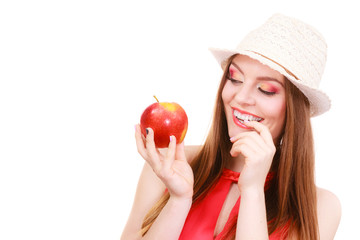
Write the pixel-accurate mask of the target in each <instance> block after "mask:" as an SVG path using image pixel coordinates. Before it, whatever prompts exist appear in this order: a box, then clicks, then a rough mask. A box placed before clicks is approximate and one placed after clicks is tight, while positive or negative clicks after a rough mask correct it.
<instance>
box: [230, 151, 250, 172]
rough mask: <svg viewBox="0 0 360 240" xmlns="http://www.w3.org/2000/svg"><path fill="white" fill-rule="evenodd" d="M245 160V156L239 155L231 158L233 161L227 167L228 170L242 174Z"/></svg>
mask: <svg viewBox="0 0 360 240" xmlns="http://www.w3.org/2000/svg"><path fill="white" fill-rule="evenodd" d="M244 163H245V159H244V156H243V155H241V154H240V155H239V156H237V157H234V158H231V161H230V162H229V164H228V165H227V166H226V168H228V169H230V170H232V171H234V172H241V171H242V169H243V167H244Z"/></svg>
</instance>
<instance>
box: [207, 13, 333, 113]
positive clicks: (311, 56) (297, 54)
mask: <svg viewBox="0 0 360 240" xmlns="http://www.w3.org/2000/svg"><path fill="white" fill-rule="evenodd" d="M210 51H211V52H212V53H213V55H214V56H215V58H216V60H217V61H218V62H219V64H220V65H221V66H222V67H224V63H225V62H226V60H227V59H228V58H229V57H231V56H232V55H234V54H243V55H247V56H249V57H251V58H253V59H256V60H258V61H259V62H261V63H263V64H265V65H267V66H269V67H270V68H272V69H274V70H276V71H278V72H280V73H281V74H283V75H284V76H285V77H286V78H287V79H288V80H289V81H291V82H292V83H293V84H294V85H295V86H296V87H297V88H299V89H300V91H301V92H303V93H304V95H305V96H306V97H307V98H308V99H309V102H310V106H311V115H312V116H317V115H320V114H322V113H324V112H326V111H328V110H329V109H330V106H331V101H330V99H329V97H328V96H327V95H326V94H325V93H324V92H322V91H321V90H320V89H319V84H320V81H321V77H322V75H323V72H324V69H325V65H326V57H327V44H326V41H325V39H324V38H323V36H322V35H321V34H320V33H319V32H318V31H317V30H316V29H315V28H313V27H312V26H310V25H308V24H306V23H304V22H302V21H300V20H298V19H295V18H291V17H288V16H284V15H282V14H275V15H273V16H272V17H271V18H269V19H268V20H267V21H266V22H265V23H264V24H263V25H261V26H260V27H259V28H257V29H255V30H253V31H251V32H250V33H249V34H248V35H246V36H245V38H244V39H243V40H242V41H241V42H240V44H239V45H238V46H237V47H236V48H235V49H232V50H230V49H219V48H210Z"/></svg>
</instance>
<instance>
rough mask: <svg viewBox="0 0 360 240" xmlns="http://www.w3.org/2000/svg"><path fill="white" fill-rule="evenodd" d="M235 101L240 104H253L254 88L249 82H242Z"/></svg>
mask: <svg viewBox="0 0 360 240" xmlns="http://www.w3.org/2000/svg"><path fill="white" fill-rule="evenodd" d="M235 101H236V102H237V103H238V104H240V105H254V104H255V102H256V101H255V98H254V90H253V89H252V87H251V84H246V82H244V83H243V85H242V86H241V88H240V89H239V91H238V92H237V93H236V96H235Z"/></svg>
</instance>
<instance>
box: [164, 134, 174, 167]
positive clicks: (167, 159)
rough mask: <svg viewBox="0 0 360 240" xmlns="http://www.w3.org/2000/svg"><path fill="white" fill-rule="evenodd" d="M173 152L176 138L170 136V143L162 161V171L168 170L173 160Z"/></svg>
mask: <svg viewBox="0 0 360 240" xmlns="http://www.w3.org/2000/svg"><path fill="white" fill-rule="evenodd" d="M175 152H176V138H175V136H170V143H169V147H168V150H167V153H166V157H165V159H164V161H163V166H164V167H163V169H164V170H169V169H170V168H171V166H172V164H173V162H174V160H175Z"/></svg>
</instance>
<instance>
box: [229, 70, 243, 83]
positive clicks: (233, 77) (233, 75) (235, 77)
mask: <svg viewBox="0 0 360 240" xmlns="http://www.w3.org/2000/svg"><path fill="white" fill-rule="evenodd" d="M227 79H229V80H230V81H231V82H232V83H233V84H241V83H243V81H242V78H241V76H240V75H239V73H237V72H236V71H235V70H234V69H231V68H230V69H229V72H228V75H227Z"/></svg>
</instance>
